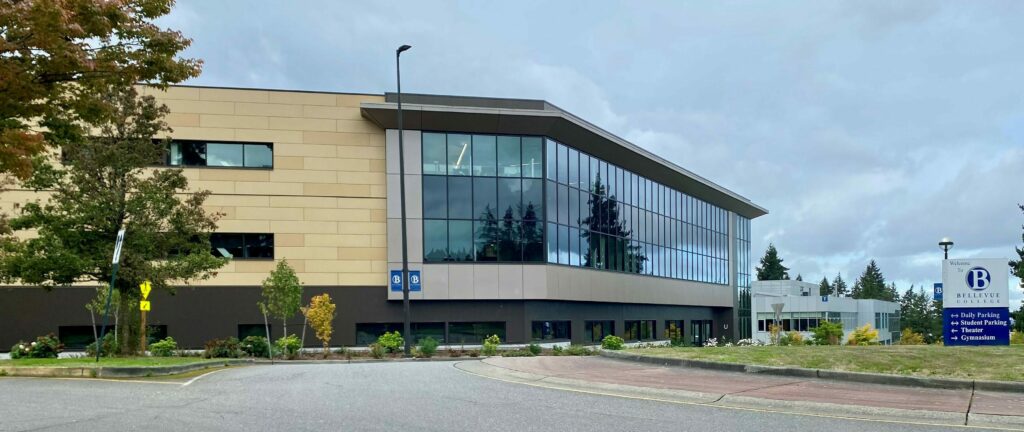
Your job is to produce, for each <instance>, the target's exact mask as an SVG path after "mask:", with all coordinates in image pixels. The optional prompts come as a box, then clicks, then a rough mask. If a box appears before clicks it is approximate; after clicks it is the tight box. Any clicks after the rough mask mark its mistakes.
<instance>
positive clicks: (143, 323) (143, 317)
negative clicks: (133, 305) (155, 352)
mask: <svg viewBox="0 0 1024 432" xmlns="http://www.w3.org/2000/svg"><path fill="white" fill-rule="evenodd" d="M141 333H142V336H140V338H141V339H142V340H141V341H140V342H139V346H141V347H142V351H141V352H142V355H143V356H145V355H146V342H148V341H147V339H149V338H148V337H146V336H148V335H147V334H146V333H148V332H147V331H146V311H142V331H141Z"/></svg>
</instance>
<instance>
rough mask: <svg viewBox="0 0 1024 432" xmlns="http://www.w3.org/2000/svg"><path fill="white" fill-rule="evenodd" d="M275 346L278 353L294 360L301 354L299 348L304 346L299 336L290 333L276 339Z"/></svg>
mask: <svg viewBox="0 0 1024 432" xmlns="http://www.w3.org/2000/svg"><path fill="white" fill-rule="evenodd" d="M274 348H277V353H278V354H280V355H281V356H282V357H284V358H286V359H289V360H294V359H295V358H296V357H298V356H299V348H302V342H300V341H299V337H298V336H295V335H288V336H284V337H282V338H280V339H278V340H276V341H274Z"/></svg>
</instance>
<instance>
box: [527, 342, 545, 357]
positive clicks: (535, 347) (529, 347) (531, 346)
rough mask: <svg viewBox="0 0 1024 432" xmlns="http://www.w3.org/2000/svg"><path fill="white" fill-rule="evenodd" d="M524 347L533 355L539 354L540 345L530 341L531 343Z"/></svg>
mask: <svg viewBox="0 0 1024 432" xmlns="http://www.w3.org/2000/svg"><path fill="white" fill-rule="evenodd" d="M526 349H527V350H528V351H530V352H531V353H533V355H535V356H538V355H540V353H541V351H542V350H541V348H540V345H537V344H535V343H531V344H529V345H527V346H526Z"/></svg>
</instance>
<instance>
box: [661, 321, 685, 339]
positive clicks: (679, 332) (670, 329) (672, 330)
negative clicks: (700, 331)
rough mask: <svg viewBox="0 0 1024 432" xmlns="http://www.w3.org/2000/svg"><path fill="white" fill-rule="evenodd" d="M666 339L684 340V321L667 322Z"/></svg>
mask: <svg viewBox="0 0 1024 432" xmlns="http://www.w3.org/2000/svg"><path fill="white" fill-rule="evenodd" d="M665 339H668V340H672V341H681V340H683V320H665Z"/></svg>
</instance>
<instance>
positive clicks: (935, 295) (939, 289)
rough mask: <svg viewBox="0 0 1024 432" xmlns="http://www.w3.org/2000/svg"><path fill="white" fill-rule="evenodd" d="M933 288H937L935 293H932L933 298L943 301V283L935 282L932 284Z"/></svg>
mask: <svg viewBox="0 0 1024 432" xmlns="http://www.w3.org/2000/svg"><path fill="white" fill-rule="evenodd" d="M932 289H934V290H935V291H933V294H932V300H935V301H942V283H941V282H939V283H936V284H933V285H932Z"/></svg>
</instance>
